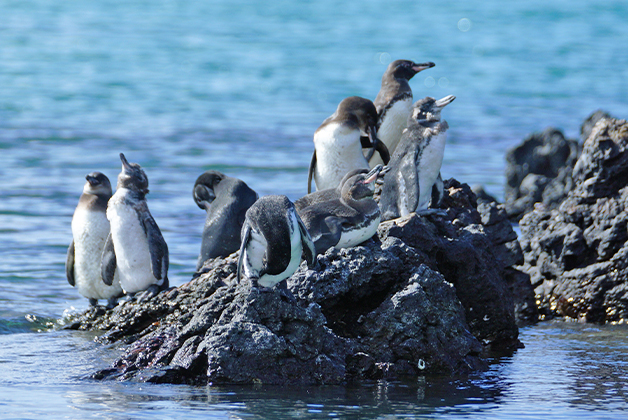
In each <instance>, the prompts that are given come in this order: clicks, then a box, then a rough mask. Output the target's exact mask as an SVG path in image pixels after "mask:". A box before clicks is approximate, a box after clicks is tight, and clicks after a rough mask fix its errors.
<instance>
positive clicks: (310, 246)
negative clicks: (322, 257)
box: [297, 215, 316, 268]
mask: <svg viewBox="0 0 628 420" xmlns="http://www.w3.org/2000/svg"><path fill="white" fill-rule="evenodd" d="M297 222H298V223H299V231H300V232H301V246H302V247H303V255H304V256H305V261H306V262H307V266H308V267H310V268H312V267H313V266H314V263H315V262H316V247H315V246H314V241H312V237H311V236H310V233H309V232H308V231H307V228H306V227H305V224H303V220H301V218H300V217H299V216H298V215H297Z"/></svg>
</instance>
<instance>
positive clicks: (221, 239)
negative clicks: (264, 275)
mask: <svg viewBox="0 0 628 420" xmlns="http://www.w3.org/2000/svg"><path fill="white" fill-rule="evenodd" d="M193 196H194V201H195V202H196V204H197V205H198V207H199V208H201V209H202V210H205V211H207V218H206V219H205V227H204V228H203V240H202V242H201V252H200V254H199V256H198V262H197V264H196V271H198V270H200V269H201V267H202V266H203V263H204V262H205V261H207V260H208V259H209V258H215V257H226V256H228V255H230V254H233V253H234V252H236V251H237V250H238V249H240V232H241V231H242V225H243V224H244V216H245V214H246V211H247V210H248V209H249V207H251V205H252V204H253V203H254V202H255V201H256V200H257V198H258V196H257V193H256V192H255V191H253V190H252V189H251V188H249V186H248V185H246V183H244V182H243V181H241V180H239V179H237V178H232V177H230V176H227V175H225V174H223V173H222V172H218V171H207V172H205V173H203V174H202V175H201V176H199V177H198V178H197V179H196V182H195V183H194V190H193Z"/></svg>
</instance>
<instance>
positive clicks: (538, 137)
mask: <svg viewBox="0 0 628 420" xmlns="http://www.w3.org/2000/svg"><path fill="white" fill-rule="evenodd" d="M579 153H580V147H579V144H578V142H577V141H576V140H569V139H566V138H565V136H564V135H563V133H562V132H561V131H560V130H557V129H555V128H548V129H546V130H545V131H543V132H542V133H534V134H531V135H530V136H528V137H527V138H526V139H525V140H524V141H523V143H521V144H520V145H518V146H516V147H514V148H512V149H510V150H509V151H508V152H507V153H506V162H507V163H506V185H505V188H504V200H505V204H506V209H507V211H508V216H509V217H510V219H511V220H513V221H517V220H519V219H520V218H521V217H522V216H523V215H524V214H525V213H527V212H529V211H531V210H532V209H533V208H534V205H535V203H543V205H544V206H545V207H547V208H550V209H551V208H555V207H556V206H557V205H558V204H560V202H561V201H562V200H563V199H564V198H565V197H566V195H567V193H568V192H569V191H570V190H571V189H572V187H573V180H572V177H571V173H572V169H573V165H574V164H575V162H576V160H577V159H578V155H579Z"/></svg>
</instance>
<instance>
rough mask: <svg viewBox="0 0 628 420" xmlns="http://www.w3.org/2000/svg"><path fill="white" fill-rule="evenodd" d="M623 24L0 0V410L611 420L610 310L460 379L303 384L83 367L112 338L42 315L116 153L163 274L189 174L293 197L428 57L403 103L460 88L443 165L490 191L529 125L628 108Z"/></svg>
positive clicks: (316, 4) (619, 367) (623, 113)
mask: <svg viewBox="0 0 628 420" xmlns="http://www.w3.org/2000/svg"><path fill="white" fill-rule="evenodd" d="M626 22H628V3H626V2H625V1H620V0H615V1H612V0H609V1H598V2H591V1H584V0H571V1H565V0H545V1H538V0H530V1H526V2H518V3H504V2H499V1H495V0H485V1H477V0H469V1H446V0H444V1H432V2H425V1H414V2H410V1H388V2H380V1H372V0H364V1H362V2H352V3H343V2H337V1H328V0H319V1H275V2H272V3H262V2H254V1H249V0H235V1H211V2H184V1H175V0H167V1H160V0H154V1H137V0H136V1H118V0H101V1H98V2H53V1H47V0H20V1H15V0H13V1H11V0H6V1H2V2H0V418H19V419H31V418H33V419H35V418H42V417H44V416H47V417H50V418H81V419H82V418H140V417H141V418H147V417H148V418H172V417H173V416H175V415H176V416H181V417H183V418H218V419H225V418H292V417H300V418H327V417H330V418H334V417H342V418H356V419H357V418H360V419H361V418H495V419H497V418H499V419H519V418H547V419H562V418H570V419H572V418H605V419H606V418H617V419H621V418H625V416H626V412H627V411H628V403H627V402H626V398H627V393H628V386H627V385H626V383H628V373H627V372H628V366H627V364H628V356H627V355H628V338H627V333H628V328H626V327H625V326H622V325H618V326H590V325H578V324H570V323H562V322H551V323H542V324H539V325H537V326H534V327H528V328H524V329H523V330H522V331H521V340H522V341H523V343H524V344H525V345H526V348H525V349H522V350H519V351H518V352H517V353H516V354H515V355H513V356H512V357H510V358H505V359H501V360H495V361H494V364H492V365H491V369H490V370H489V371H488V372H485V373H479V374H477V375H472V376H470V377H465V378H425V380H421V381H419V382H418V383H412V384H404V383H382V382H380V383H374V384H365V385H364V386H355V387H318V388H317V387H311V388H307V389H282V388H269V387H262V388H259V387H201V388H196V387H185V386H171V385H147V384H137V383H118V382H96V381H91V380H88V379H85V376H86V375H88V374H89V373H90V372H92V371H93V370H96V369H98V368H102V367H104V366H107V364H108V363H110V362H111V360H113V359H114V358H115V357H116V355H117V354H118V353H119V351H120V349H119V348H118V345H113V346H103V345H101V344H97V343H95V342H94V337H95V334H93V333H80V332H69V331H60V330H58V328H57V327H58V326H59V325H60V322H61V321H60V320H62V319H63V317H64V316H65V315H67V314H68V313H72V312H76V311H81V310H83V309H85V308H87V300H86V299H84V298H82V297H80V296H79V295H78V293H77V292H76V290H75V289H73V288H72V287H70V286H69V285H68V284H67V281H66V279H65V272H64V262H65V256H66V250H67V246H68V244H69V243H70V241H71V230H70V221H71V217H72V213H73V211H74V207H75V206H76V203H77V201H78V197H79V195H80V193H81V190H82V186H83V183H84V182H85V179H84V176H85V174H87V173H89V172H92V171H95V170H98V171H101V172H104V173H105V174H107V175H108V176H109V178H110V179H112V180H114V179H115V177H116V176H117V173H118V172H119V170H120V162H119V159H118V154H119V153H120V152H124V153H125V154H126V156H127V158H128V159H129V160H130V161H132V162H138V163H140V164H141V165H142V167H143V168H144V169H145V170H146V173H147V175H148V177H149V180H150V189H151V193H150V194H149V196H148V203H149V207H150V209H151V212H152V214H153V216H154V217H155V219H156V221H157V223H158V224H159V226H160V228H161V229H162V231H163V234H164V237H165V239H166V241H167V243H168V246H169V249H170V262H171V267H170V275H169V277H170V279H171V284H173V285H179V284H182V283H184V282H186V281H187V280H189V279H190V277H191V275H192V273H193V270H194V267H195V261H196V257H197V254H198V250H199V248H200V233H201V231H202V226H203V222H204V219H205V215H204V213H203V212H202V211H200V210H199V209H198V208H197V207H196V205H195V204H194V202H193V200H192V193H191V190H192V186H193V184H194V180H195V179H196V177H197V176H198V175H200V174H201V173H202V172H203V171H205V170H207V169H218V170H221V171H223V172H225V173H227V174H228V175H231V176H236V177H239V178H241V179H243V180H244V181H246V182H247V183H248V184H249V185H250V186H251V187H252V188H254V189H255V190H256V191H258V193H259V194H260V195H264V194H271V193H275V194H286V195H288V197H290V198H291V199H296V198H298V197H299V196H301V195H303V194H304V193H305V189H306V179H307V167H308V164H309V160H310V157H311V153H312V151H313V144H312V134H313V133H314V130H316V128H317V127H318V125H319V124H320V123H321V122H322V121H323V120H324V119H325V118H326V117H328V116H329V115H331V114H332V113H333V112H334V110H335V108H336V106H337V104H338V103H339V102H340V101H341V100H342V99H343V98H344V97H347V96H351V95H359V96H364V97H367V98H371V99H374V98H375V96H376V95H377V92H378V90H379V85H380V80H381V75H382V73H383V72H384V70H385V68H386V65H387V64H388V63H389V62H390V61H391V60H394V59H398V58H407V59H412V60H415V61H433V62H435V63H436V67H434V68H432V69H429V70H426V71H424V72H422V73H420V74H418V75H417V76H416V77H415V78H414V79H412V81H411V83H410V84H411V86H412V89H413V91H414V97H415V99H418V98H420V97H423V96H427V95H429V96H433V97H437V98H440V97H443V96H446V95H449V94H453V95H455V96H456V100H455V101H454V102H453V103H452V104H451V105H450V106H448V107H447V108H446V109H445V111H443V117H444V118H445V119H446V120H447V121H448V122H449V125H450V130H449V132H448V133H449V137H448V144H447V149H446V154H445V161H444V163H443V168H442V173H443V176H444V177H445V178H449V177H455V178H456V179H458V180H460V181H462V182H466V183H468V184H470V185H473V184H483V185H485V187H486V189H487V190H488V191H489V192H491V193H493V194H494V195H496V196H497V197H498V198H501V195H502V192H503V182H504V178H503V172H504V166H505V165H504V154H505V152H506V150H507V149H508V148H509V147H512V146H514V145H516V144H517V143H518V142H520V141H521V140H522V139H523V138H524V137H525V136H527V135H528V134H530V133H532V132H535V131H541V130H543V129H544V128H546V127H548V126H555V127H558V128H560V129H562V130H563V131H564V132H565V134H566V135H567V136H568V137H571V138H578V137H579V127H580V124H581V122H582V120H583V119H584V118H586V117H587V116H588V115H589V114H590V113H591V112H593V111H595V110H596V109H599V108H602V109H604V110H606V111H608V112H610V113H611V114H613V115H615V116H617V117H620V118H628V101H627V100H626V98H627V97H628V25H626Z"/></svg>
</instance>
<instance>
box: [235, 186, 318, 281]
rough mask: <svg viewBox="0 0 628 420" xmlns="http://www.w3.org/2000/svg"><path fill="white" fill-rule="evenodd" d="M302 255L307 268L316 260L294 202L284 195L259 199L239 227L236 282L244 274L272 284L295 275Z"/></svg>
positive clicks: (253, 279) (312, 244)
mask: <svg viewBox="0 0 628 420" xmlns="http://www.w3.org/2000/svg"><path fill="white" fill-rule="evenodd" d="M302 255H303V257H305V260H306V261H307V264H308V266H310V267H311V266H312V265H313V264H314V262H315V261H316V253H315V250H314V243H313V242H312V239H311V238H310V235H309V233H308V232H307V229H306V228H305V226H304V225H303V222H302V221H301V218H300V217H299V216H298V214H297V212H296V210H295V208H294V204H292V202H291V201H290V200H288V197H286V196H284V195H269V196H265V197H261V198H260V199H258V200H257V201H256V202H255V203H254V204H253V205H252V206H251V207H250V208H249V209H248V210H247V212H246V220H245V221H244V226H242V244H241V245H240V258H239V259H238V281H240V279H241V278H242V275H243V274H244V275H246V276H247V277H248V278H250V279H251V280H252V281H253V282H254V284H255V283H257V285H259V286H262V287H264V288H270V287H273V286H274V285H276V284H277V283H279V282H281V281H283V280H285V279H287V278H288V277H290V276H291V275H292V274H294V272H295V271H296V270H297V268H299V265H300V264H301V257H302Z"/></svg>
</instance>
